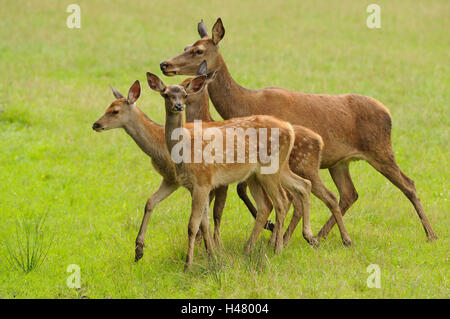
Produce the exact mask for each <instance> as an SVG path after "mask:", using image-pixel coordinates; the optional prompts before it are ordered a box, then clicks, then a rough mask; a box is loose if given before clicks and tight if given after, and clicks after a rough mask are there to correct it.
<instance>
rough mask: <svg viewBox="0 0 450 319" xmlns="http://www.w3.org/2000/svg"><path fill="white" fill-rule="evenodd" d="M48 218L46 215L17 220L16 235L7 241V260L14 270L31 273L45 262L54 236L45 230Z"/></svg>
mask: <svg viewBox="0 0 450 319" xmlns="http://www.w3.org/2000/svg"><path fill="white" fill-rule="evenodd" d="M46 217H47V216H46V215H45V214H44V215H38V216H35V217H33V218H31V219H24V220H20V219H18V220H17V225H16V231H15V234H14V235H13V236H11V238H8V239H5V245H6V248H7V252H8V255H7V258H6V260H7V261H8V263H9V264H10V266H11V267H12V268H13V269H16V270H22V271H23V272H24V273H29V272H30V271H32V270H33V269H35V268H37V267H39V266H40V265H41V264H42V263H43V262H44V261H45V259H46V257H47V254H48V251H49V250H50V247H51V246H52V243H53V236H49V234H48V233H47V232H46V229H45V221H46Z"/></svg>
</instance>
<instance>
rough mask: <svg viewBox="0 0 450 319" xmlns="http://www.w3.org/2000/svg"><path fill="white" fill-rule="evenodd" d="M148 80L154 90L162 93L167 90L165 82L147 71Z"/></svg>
mask: <svg viewBox="0 0 450 319" xmlns="http://www.w3.org/2000/svg"><path fill="white" fill-rule="evenodd" d="M147 82H148V85H149V86H150V88H151V89H152V90H153V91H156V92H160V93H161V92H164V91H165V90H166V86H165V84H164V83H163V82H162V81H161V80H160V79H159V77H157V76H156V75H154V74H153V73H150V72H147Z"/></svg>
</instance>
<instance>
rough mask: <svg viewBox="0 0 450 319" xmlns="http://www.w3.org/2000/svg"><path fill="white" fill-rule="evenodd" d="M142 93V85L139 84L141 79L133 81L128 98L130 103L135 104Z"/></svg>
mask: <svg viewBox="0 0 450 319" xmlns="http://www.w3.org/2000/svg"><path fill="white" fill-rule="evenodd" d="M140 95H141V85H140V84H139V81H136V82H134V83H133V85H132V86H131V87H130V90H129V91H128V98H127V102H128V104H134V103H135V102H136V101H137V99H138V98H139V96H140Z"/></svg>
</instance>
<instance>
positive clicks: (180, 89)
mask: <svg viewBox="0 0 450 319" xmlns="http://www.w3.org/2000/svg"><path fill="white" fill-rule="evenodd" d="M206 80H207V75H199V76H197V77H195V78H193V79H191V80H189V81H187V83H185V84H184V85H169V86H166V85H165V84H164V83H163V81H161V80H160V79H159V78H158V76H156V75H154V74H153V73H150V72H147V82H148V85H149V86H150V88H151V89H152V90H153V91H156V92H159V93H160V94H161V96H162V97H163V98H164V102H165V106H166V112H167V113H168V114H177V113H180V112H182V111H183V110H184V105H185V104H186V100H187V99H188V98H189V96H190V95H192V94H195V93H197V92H199V91H201V90H202V89H203V87H204V86H205V83H206Z"/></svg>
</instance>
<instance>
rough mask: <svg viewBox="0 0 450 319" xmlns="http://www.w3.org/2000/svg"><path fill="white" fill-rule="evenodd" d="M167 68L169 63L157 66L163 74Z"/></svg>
mask: <svg viewBox="0 0 450 319" xmlns="http://www.w3.org/2000/svg"><path fill="white" fill-rule="evenodd" d="M168 66H169V63H167V62H166V61H164V62H161V64H160V65H159V67H160V68H161V71H163V72H164V70H165V69H166V68H167V67H168Z"/></svg>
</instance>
